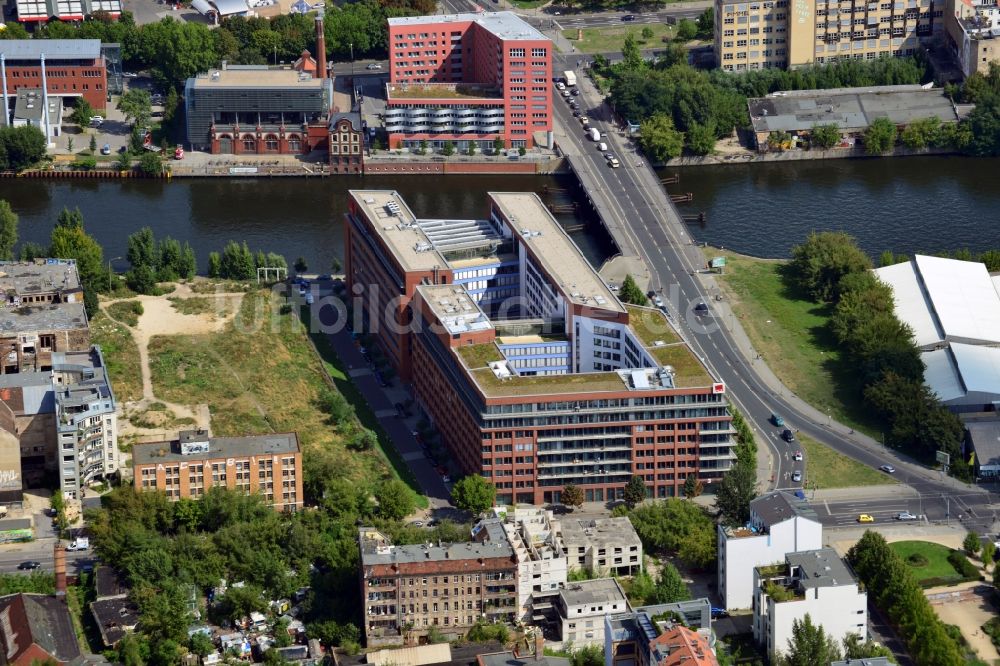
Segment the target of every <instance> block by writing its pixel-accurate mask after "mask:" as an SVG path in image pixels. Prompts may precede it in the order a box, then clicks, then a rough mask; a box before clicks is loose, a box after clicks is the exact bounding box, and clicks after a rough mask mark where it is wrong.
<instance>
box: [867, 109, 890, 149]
mask: <svg viewBox="0 0 1000 666" xmlns="http://www.w3.org/2000/svg"><path fill="white" fill-rule="evenodd" d="M864 141H865V150H866V151H867V152H868V154H869V155H882V154H884V153H887V152H889V151H890V150H892V147H893V146H894V145H895V144H896V126H895V125H894V124H893V122H892V121H891V120H889V119H888V118H876V119H875V120H873V121H872V122H871V124H870V125H869V126H868V129H866V130H865V134H864Z"/></svg>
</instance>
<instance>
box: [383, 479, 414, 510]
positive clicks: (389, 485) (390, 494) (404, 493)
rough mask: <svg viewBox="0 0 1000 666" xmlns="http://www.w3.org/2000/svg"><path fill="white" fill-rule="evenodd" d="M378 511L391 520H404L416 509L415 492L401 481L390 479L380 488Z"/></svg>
mask: <svg viewBox="0 0 1000 666" xmlns="http://www.w3.org/2000/svg"><path fill="white" fill-rule="evenodd" d="M376 497H378V510H379V513H380V514H382V516H383V517H385V518H388V519H389V520H402V519H403V518H405V517H406V516H408V515H410V514H411V513H412V512H413V509H414V508H416V499H415V498H414V497H413V491H412V490H410V489H409V487H408V486H407V485H406V484H405V483H403V482H402V481H400V480H399V479H390V480H389V481H386V482H385V483H383V484H382V485H381V486H379V488H378V492H377V493H376Z"/></svg>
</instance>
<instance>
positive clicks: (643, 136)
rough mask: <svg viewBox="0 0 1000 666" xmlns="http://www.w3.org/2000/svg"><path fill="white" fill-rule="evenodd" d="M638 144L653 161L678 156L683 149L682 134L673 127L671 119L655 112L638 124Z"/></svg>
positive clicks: (662, 160) (661, 160)
mask: <svg viewBox="0 0 1000 666" xmlns="http://www.w3.org/2000/svg"><path fill="white" fill-rule="evenodd" d="M639 144H640V145H641V146H642V149H643V150H644V151H645V152H646V154H647V155H649V159H651V160H653V161H654V162H666V161H667V160H669V159H670V158H672V157H680V154H681V153H682V152H683V150H684V135H683V134H682V133H680V132H678V131H677V128H675V127H674V121H673V119H672V118H671V117H670V116H669V115H667V114H665V113H657V114H654V115H652V116H650V117H649V118H647V119H646V120H644V121H642V123H641V124H640V131H639Z"/></svg>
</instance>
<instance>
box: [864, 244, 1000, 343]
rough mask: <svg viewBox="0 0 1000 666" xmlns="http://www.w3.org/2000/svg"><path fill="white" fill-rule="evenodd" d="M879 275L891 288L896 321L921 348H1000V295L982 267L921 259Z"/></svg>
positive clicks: (897, 266) (934, 259) (938, 259)
mask: <svg viewBox="0 0 1000 666" xmlns="http://www.w3.org/2000/svg"><path fill="white" fill-rule="evenodd" d="M875 274H876V275H878V277H879V279H880V280H882V281H883V282H885V283H886V284H888V285H890V286H891V287H892V290H893V299H894V301H895V306H896V315H897V316H898V317H899V318H900V319H901V320H902V321H903V322H904V323H906V324H908V325H909V326H910V327H911V328H912V329H913V333H914V338H915V340H916V343H917V346H918V347H929V346H934V345H936V344H940V343H942V342H946V341H949V342H965V343H971V344H1000V294H998V293H997V283H996V282H995V281H994V280H993V279H992V278H991V277H990V274H989V272H988V271H987V270H986V266H985V265H984V264H982V263H980V262H978V261H960V260H958V259H946V258H942V257H930V256H926V255H919V254H918V255H916V256H915V257H914V258H913V259H912V260H911V261H909V262H906V263H903V264H896V265H893V266H886V267H884V268H878V269H875Z"/></svg>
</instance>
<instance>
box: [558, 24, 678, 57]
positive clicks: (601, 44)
mask: <svg viewBox="0 0 1000 666" xmlns="http://www.w3.org/2000/svg"><path fill="white" fill-rule="evenodd" d="M645 28H649V29H650V30H652V31H653V36H652V37H649V38H648V39H647V38H644V37H643V36H642V31H643V29H645ZM629 33H632V34H633V35H635V41H636V43H637V44H638V45H639V48H640V49H660V48H663V47H664V46H666V42H664V41H663V38H664V37H667V38H670V39H672V38H673V36H674V33H675V28H674V27H673V26H671V25H667V24H665V23H648V24H644V25H642V26H638V25H631V26H622V27H620V28H608V27H602V28H584V29H583V39H582V40H581V39H577V37H578V36H579V32H578V31H577V29H576V28H568V29H566V30H563V36H564V37H565V38H566V39H568V40H569V41H570V43H572V44H573V46H575V47H576V48H577V50H578V51H581V52H583V53H607V52H610V51H621V50H622V45H623V44H624V43H625V36H626V35H628V34H629Z"/></svg>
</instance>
